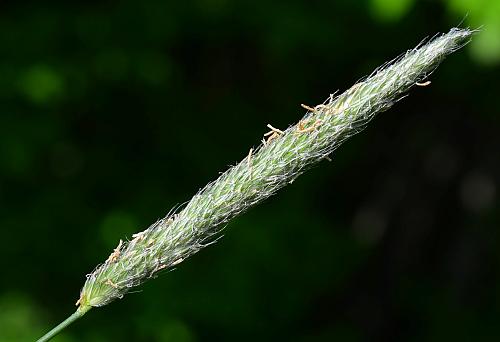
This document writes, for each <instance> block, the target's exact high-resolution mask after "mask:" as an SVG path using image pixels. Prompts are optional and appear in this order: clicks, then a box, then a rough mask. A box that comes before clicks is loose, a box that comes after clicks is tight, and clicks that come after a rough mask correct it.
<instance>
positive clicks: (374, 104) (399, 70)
mask: <svg viewBox="0 0 500 342" xmlns="http://www.w3.org/2000/svg"><path fill="white" fill-rule="evenodd" d="M472 33H473V32H472V31H470V30H468V29H456V28H454V29H452V30H451V31H450V32H448V33H447V34H443V35H439V36H436V37H434V38H433V39H431V40H430V41H429V42H427V43H423V44H421V45H419V46H418V47H417V48H415V49H413V50H410V51H408V52H407V53H406V54H404V55H403V56H401V57H399V58H397V59H396V60H394V61H392V62H390V63H388V64H386V65H384V66H383V67H381V68H379V69H377V70H376V71H375V72H374V73H373V74H372V75H370V76H369V77H367V78H366V79H364V80H362V81H360V82H358V83H356V84H355V85H353V86H352V87H351V88H350V89H348V90H347V91H345V92H344V93H342V94H341V95H339V96H333V95H331V96H330V97H329V98H328V99H327V101H325V102H324V103H323V104H320V105H318V106H315V107H309V106H306V105H303V107H305V108H306V109H307V110H308V112H307V114H306V115H305V116H304V117H303V118H302V119H301V120H300V121H299V122H298V123H297V124H296V125H294V126H291V127H289V128H287V129H286V130H280V129H278V128H275V127H273V126H271V125H268V128H269V132H268V133H266V134H265V136H264V139H263V141H262V144H261V145H260V146H259V147H258V148H256V149H255V150H254V149H250V152H249V153H248V155H247V156H246V157H245V158H244V159H243V160H242V161H241V162H240V163H239V164H237V165H235V166H234V167H232V168H230V169H229V170H227V171H226V172H225V173H224V174H222V175H221V176H220V177H219V178H218V179H217V180H216V181H214V182H212V183H210V184H208V185H207V186H206V187H205V188H203V189H201V190H200V191H199V192H198V193H197V194H196V195H194V197H193V198H192V199H191V201H189V203H187V205H186V206H185V207H184V208H183V209H182V210H180V211H179V212H178V213H176V214H172V215H168V216H167V217H165V218H163V219H161V220H159V221H158V222H156V223H154V224H153V225H152V226H151V227H149V228H148V229H146V230H145V231H143V232H140V233H138V234H135V235H133V238H132V240H130V241H128V242H122V241H120V243H119V244H118V246H117V247H116V248H115V250H114V251H113V252H112V253H111V255H110V256H109V258H108V259H107V260H106V261H105V262H104V264H102V265H100V266H98V267H97V268H96V269H95V270H94V271H93V272H92V273H91V274H89V275H88V276H87V281H86V283H85V285H84V287H83V288H82V290H81V292H80V298H79V300H78V301H77V305H79V306H80V307H79V310H80V311H82V312H85V311H87V310H88V309H90V307H99V306H103V305H106V304H108V303H110V302H111V301H113V300H114V299H116V298H122V296H123V295H124V294H126V293H127V292H128V291H129V290H130V289H132V288H133V287H135V286H138V285H140V284H142V283H143V282H145V281H146V280H148V279H150V278H152V277H154V276H156V275H157V274H158V273H159V272H160V271H162V270H166V269H169V268H172V267H173V266H175V265H177V264H179V263H180V262H182V261H183V260H185V259H186V258H188V257H189V256H191V255H192V254H194V253H196V252H197V251H198V250H200V249H201V248H203V247H204V246H206V245H207V244H209V243H211V242H212V241H213V240H214V236H216V235H217V234H218V233H219V232H220V230H221V229H222V228H223V227H224V225H225V224H226V223H227V222H228V221H229V220H231V219H232V218H234V217H235V216H236V215H238V214H240V213H243V212H245V211H246V210H248V209H249V208H251V207H252V206H254V205H255V204H257V203H259V202H262V201H263V200H264V199H266V198H268V197H269V196H271V195H273V194H274V193H275V192H276V191H277V190H279V189H280V188H282V187H284V186H285V185H287V184H289V183H292V182H293V181H294V180H295V178H297V177H298V176H299V175H300V174H302V173H303V172H304V171H306V170H307V169H308V168H310V167H311V166H312V165H314V164H316V163H317V162H319V161H321V160H322V159H327V158H328V156H329V155H330V154H331V153H332V152H333V151H334V150H335V149H336V148H337V147H338V146H339V145H340V144H341V143H342V142H343V141H345V140H346V139H347V138H349V137H350V136H352V135H354V134H356V133H358V132H359V131H361V130H362V129H363V128H364V127H365V125H366V124H367V123H368V122H369V121H370V120H371V119H372V118H373V117H374V116H375V115H376V114H377V113H380V112H382V111H384V110H387V109H388V108H390V107H391V106H392V105H393V104H394V103H395V102H396V101H398V100H399V99H401V98H402V96H404V95H405V93H406V92H407V91H408V90H409V89H410V88H411V87H412V86H414V85H416V84H418V85H427V84H428V83H427V82H425V79H426V78H427V77H428V76H429V74H430V73H432V72H433V71H434V69H435V68H436V67H437V66H438V64H439V63H440V62H441V61H442V60H443V59H444V58H445V57H446V56H447V55H449V54H450V53H452V52H454V51H455V50H457V49H459V48H461V47H462V46H463V45H465V44H466V43H467V42H468V41H469V39H470V36H471V34H472Z"/></svg>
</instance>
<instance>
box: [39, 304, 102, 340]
mask: <svg viewBox="0 0 500 342" xmlns="http://www.w3.org/2000/svg"><path fill="white" fill-rule="evenodd" d="M91 308H92V307H91V306H87V307H79V308H78V310H76V311H75V312H74V313H73V314H72V315H71V316H69V317H68V318H66V319H65V320H64V321H62V322H61V323H59V324H58V325H57V326H56V327H54V328H53V329H52V330H50V331H49V332H48V333H46V334H45V335H43V336H42V337H40V338H39V339H38V340H37V341H36V342H45V341H49V340H50V339H52V338H53V337H54V336H56V335H57V334H59V333H60V332H61V331H63V330H64V329H65V328H66V327H67V326H69V325H70V324H71V323H73V322H74V321H76V320H77V319H79V318H80V317H82V316H83V315H85V313H86V312H87V311H89V310H90V309H91Z"/></svg>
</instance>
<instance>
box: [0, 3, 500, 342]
mask: <svg viewBox="0 0 500 342" xmlns="http://www.w3.org/2000/svg"><path fill="white" fill-rule="evenodd" d="M499 3H500V2H497V1H495V0H490V1H477V0H474V1H472V0H470V1H469V0H449V1H444V0H443V1H430V0H429V1H418V2H417V1H412V0H404V1H403V0H370V1H368V0H365V1H347V0H344V1H302V2H299V1H256V0H254V1H229V0H198V1H175V2H174V1H165V2H156V1H123V2H112V1H100V2H98V1H86V2H81V3H78V2H67V1H65V2H63V1H60V2H47V1H46V2H44V3H42V2H34V3H28V2H22V1H15V2H14V1H13V2H2V4H1V5H0V232H1V241H2V243H1V247H0V269H1V273H0V277H1V278H0V279H1V282H0V340H1V341H32V340H33V339H35V338H36V337H39V335H41V334H42V333H43V332H45V331H46V330H47V329H49V328H50V327H51V326H52V325H54V324H56V323H58V322H59V321H60V320H62V319H63V318H64V317H66V316H67V315H68V314H70V313H71V312H72V311H73V310H74V309H75V307H74V302H75V301H76V299H77V298H78V293H79V289H80V287H81V286H82V285H83V282H84V280H85V274H87V273H89V272H91V271H92V269H93V268H94V266H95V265H97V264H98V263H99V262H102V261H104V260H105V259H106V258H107V256H108V255H109V253H110V252H111V250H112V249H113V248H114V247H115V246H116V245H117V243H118V240H119V239H120V238H124V237H130V236H131V234H132V233H134V232H137V231H139V230H142V229H144V228H146V227H147V226H148V225H149V224H151V223H152V222H154V221H155V220H156V219H158V218H160V217H162V216H164V215H165V214H166V213H167V212H168V210H169V209H170V208H171V207H173V206H174V205H175V204H177V203H182V202H184V201H186V200H188V199H189V198H190V197H191V196H192V195H193V194H194V193H195V192H196V191H197V190H198V189H199V188H200V187H203V186H204V185H205V184H206V183H207V182H209V181H211V180H213V179H215V178H216V177H217V175H218V173H219V172H221V171H224V170H225V169H226V168H227V166H228V165H230V164H234V163H235V162H236V161H238V160H240V159H242V158H243V157H244V156H245V155H246V154H247V152H248V150H249V148H250V147H251V146H256V145H257V144H258V143H259V141H260V139H261V137H262V135H263V134H264V133H265V132H266V130H267V129H266V124H268V123H271V124H272V125H274V126H276V127H279V128H286V127H287V126H288V125H290V124H292V123H294V122H296V121H297V120H298V119H299V118H300V117H301V115H303V114H304V110H303V109H302V108H300V106H299V104H300V103H306V104H310V105H315V104H318V103H321V102H322V101H323V100H324V99H325V98H326V97H327V96H328V95H329V94H330V93H332V92H334V91H335V90H337V89H340V90H344V89H347V88H348V87H350V86H351V85H352V84H354V83H355V82H356V81H357V80H358V79H359V78H361V77H363V76H365V75H367V74H369V73H370V72H371V71H372V70H373V69H374V68H375V67H377V66H379V65H380V64H382V63H383V62H385V61H387V60H390V59H392V58H394V57H396V56H397V55H399V54H401V53H403V52H404V51H406V50H407V49H409V48H412V47H414V46H415V45H417V44H418V43H419V42H420V41H421V40H422V39H423V38H424V37H429V36H432V35H434V34H435V33H437V32H443V31H447V30H448V29H449V28H450V27H452V26H454V25H457V24H459V23H460V22H461V21H462V19H464V17H465V14H466V13H468V14H469V15H468V17H467V18H466V19H465V22H464V24H463V25H464V26H467V25H471V26H472V27H479V26H481V25H484V26H483V32H481V33H480V34H479V35H477V36H476V37H475V39H474V41H473V43H472V44H471V45H469V46H468V47H467V48H466V49H464V50H463V51H460V52H458V53H457V54H454V55H452V56H451V57H450V58H449V59H447V60H446V61H445V62H444V63H443V65H442V66H441V67H440V69H439V70H438V71H437V72H436V73H435V74H434V75H432V77H431V80H432V84H431V86H429V87H426V88H416V89H414V90H413V91H412V93H411V95H410V97H409V98H406V99H404V100H403V101H401V102H400V103H398V104H397V105H396V106H395V107H394V108H393V109H391V110H390V111H389V112H386V113H384V114H383V115H381V116H380V117H378V118H377V119H376V120H374V121H373V122H372V123H371V124H370V126H369V128H368V129H367V130H366V131H364V132H363V133H362V134H360V135H358V136H356V137H354V138H353V139H351V140H350V141H348V142H347V143H346V144H345V145H343V146H342V147H341V148H340V149H339V150H338V151H337V152H336V153H335V154H334V156H333V162H332V163H328V162H324V163H322V164H321V165H319V167H317V168H315V169H313V170H311V171H310V172H308V173H307V174H306V175H304V176H303V177H301V178H300V179H299V180H298V181H297V182H295V183H294V184H293V185H291V186H289V187H287V188H286V189H284V190H283V191H282V192H281V193H279V194H278V195H277V196H276V197H274V198H272V199H270V200H268V201H267V202H266V203H264V204H263V205H261V206H259V207H258V208H256V209H253V210H251V211H250V212H249V213H247V214H246V215H244V216H242V217H240V218H238V219H236V220H234V221H233V222H232V223H231V224H230V225H229V226H230V227H229V229H228V230H227V231H226V232H225V234H226V236H225V237H224V238H223V239H222V240H221V241H220V242H219V243H217V244H216V245H215V246H211V247H209V248H207V249H205V250H203V251H202V252H200V253H199V254H198V255H196V256H194V257H193V258H192V259H190V260H188V261H186V262H184V263H183V264H182V265H180V266H179V267H178V269H177V270H176V271H174V272H170V273H168V274H166V275H163V276H161V277H159V278H158V279H156V280H153V281H151V282H149V283H147V284H146V285H145V286H143V287H142V289H141V291H142V292H141V293H136V294H130V295H127V296H126V297H125V298H124V299H123V300H120V301H117V302H115V303H113V304H111V305H109V306H107V307H104V308H101V309H96V310H92V311H90V312H89V314H88V315H87V316H86V317H85V318H84V319H83V320H81V321H80V322H78V323H77V324H75V325H74V326H72V327H71V328H70V329H68V330H67V331H66V332H65V333H64V334H63V335H61V336H60V337H59V338H58V339H57V341H60V342H62V341H176V342H182V341H210V340H214V341H263V340H269V341H279V340H293V341H295V340H298V341H394V340H398V341H445V340H455V341H471V340H475V341H479V340H484V341H492V340H498V339H499V338H500V283H499V280H500V248H499V247H500V236H499V235H500V226H499V223H500V217H499V214H500V208H499V191H500V190H499V185H500V182H499V174H500V161H499V157H500V153H499V151H500V132H499V112H500V101H499V92H500V86H499V79H500V71H499V65H500V64H499V62H500V5H498V4H499Z"/></svg>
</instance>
